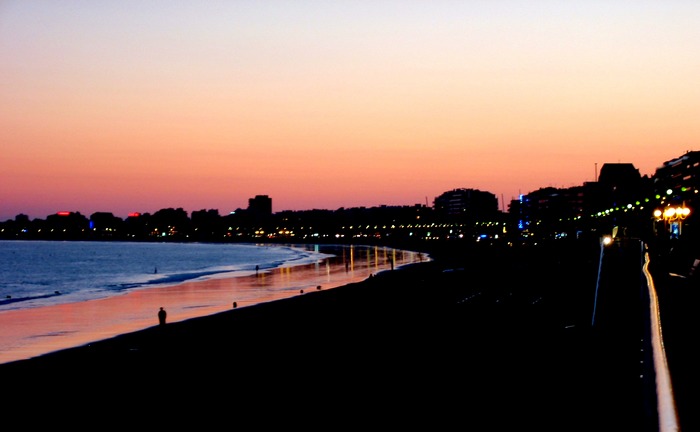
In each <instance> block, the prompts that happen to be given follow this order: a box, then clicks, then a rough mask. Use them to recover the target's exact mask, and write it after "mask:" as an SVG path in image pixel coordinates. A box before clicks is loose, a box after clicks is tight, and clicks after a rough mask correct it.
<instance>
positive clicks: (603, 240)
mask: <svg viewBox="0 0 700 432" xmlns="http://www.w3.org/2000/svg"><path fill="white" fill-rule="evenodd" d="M612 242H613V238H612V237H611V236H603V237H601V238H600V256H599V258H598V278H597V279H596V282H595V295H594V296H593V314H592V315H591V327H593V326H594V325H595V310H596V308H597V306H598V287H599V286H600V272H601V271H602V269H603V251H605V246H608V245H610V244H612Z"/></svg>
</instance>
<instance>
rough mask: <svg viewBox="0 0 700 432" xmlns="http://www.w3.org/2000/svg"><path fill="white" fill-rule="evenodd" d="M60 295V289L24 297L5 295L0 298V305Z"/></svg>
mask: <svg viewBox="0 0 700 432" xmlns="http://www.w3.org/2000/svg"><path fill="white" fill-rule="evenodd" d="M60 295H61V293H60V291H56V292H54V293H52V294H39V295H33V296H24V297H11V296H8V297H5V298H4V299H0V306H2V305H7V304H12V303H18V302H23V301H29V300H39V299H45V298H50V297H56V296H60Z"/></svg>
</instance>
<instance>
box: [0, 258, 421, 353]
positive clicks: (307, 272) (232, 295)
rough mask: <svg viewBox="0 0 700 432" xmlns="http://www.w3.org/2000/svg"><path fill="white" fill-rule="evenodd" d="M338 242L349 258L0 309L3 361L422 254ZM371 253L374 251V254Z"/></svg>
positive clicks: (334, 281) (314, 286) (316, 286)
mask: <svg viewBox="0 0 700 432" xmlns="http://www.w3.org/2000/svg"><path fill="white" fill-rule="evenodd" d="M330 246H331V247H335V245H330ZM338 246H342V247H343V248H342V250H343V251H346V250H347V251H348V253H349V254H350V255H349V256H347V257H346V256H343V255H340V256H334V257H328V258H324V259H322V260H320V261H319V262H316V263H313V264H302V265H292V266H282V267H278V268H275V269H270V270H264V271H262V270H261V271H260V272H259V273H258V274H253V275H250V276H237V277H228V278H212V279H207V280H197V281H186V282H182V283H178V284H175V285H169V286H159V287H152V288H144V289H139V290H134V291H129V292H127V293H124V294H121V295H117V296H113V297H108V298H104V299H96V300H89V301H84V302H78V303H69V304H62V305H53V306H45V307H39V308H30V309H22V310H11V311H5V312H1V313H0V328H2V329H3V332H2V333H0V347H2V349H0V364H4V363H8V362H13V361H19V360H25V359H30V358H34V357H37V356H42V355H45V354H48V353H52V352H55V351H59V350H63V349H70V348H74V347H79V346H83V345H86V344H90V343H94V342H98V341H100V340H103V339H109V338H113V337H116V336H119V335H122V334H125V333H131V332H134V331H138V330H142V329H146V328H149V327H152V326H155V325H157V324H158V320H157V316H156V315H157V311H158V309H159V308H160V307H164V309H165V310H166V312H167V322H168V323H175V322H180V321H184V320H188V319H192V318H197V317H202V316H209V315H213V314H217V313H219V312H224V311H227V310H231V309H232V308H234V306H233V303H234V302H235V304H236V305H235V308H237V309H241V308H246V307H249V306H251V305H255V304H259V303H267V302H271V301H276V300H280V299H284V298H289V297H294V296H298V295H303V294H307V293H309V292H310V291H312V290H323V289H333V288H336V287H338V286H342V285H346V284H350V283H355V282H358V281H361V280H364V279H366V278H368V277H369V276H370V274H376V273H378V272H381V271H385V270H387V269H390V268H391V265H390V263H388V262H387V261H386V259H385V258H386V257H382V258H380V257H379V255H380V254H381V253H382V252H383V253H384V254H385V255H386V251H388V250H391V251H393V256H392V260H393V261H394V262H395V263H396V266H397V267H398V266H402V265H405V264H407V263H410V262H413V261H415V260H417V259H418V258H417V257H418V256H419V255H420V256H425V254H422V255H421V253H420V252H413V251H406V250H399V249H394V248H390V247H378V246H377V247H376V248H375V247H374V246H364V245H359V247H358V246H352V245H338ZM369 251H372V252H369ZM367 252H369V253H367ZM372 253H373V254H374V255H376V256H375V257H372ZM346 261H347V262H348V266H347V267H346V266H345V264H344V263H345V262H346ZM47 323H51V324H50V325H49V324H47Z"/></svg>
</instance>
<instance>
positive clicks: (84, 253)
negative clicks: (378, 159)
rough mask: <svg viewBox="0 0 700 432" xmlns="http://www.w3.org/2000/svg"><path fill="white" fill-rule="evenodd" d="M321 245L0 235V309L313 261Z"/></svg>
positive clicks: (319, 255)
mask: <svg viewBox="0 0 700 432" xmlns="http://www.w3.org/2000/svg"><path fill="white" fill-rule="evenodd" d="M332 256H333V254H332V253H325V252H321V251H320V250H319V248H318V246H313V245H312V246H305V245H304V246H297V245H295V246H292V245H279V246H277V245H275V246H269V245H256V244H210V243H142V242H82V241H65V242H63V241H21V240H20V241H11V240H10V241H0V312H2V311H7V310H14V309H26V308H34V307H43V306H51V305H56V304H62V303H75V302H82V301H87V300H92V299H99V298H104V297H109V296H113V295H119V294H121V293H124V292H125V291H128V290H136V289H142V288H152V287H157V286H159V285H173V284H177V283H180V282H186V281H194V280H205V279H212V278H223V277H227V278H228V277H237V276H246V275H250V274H254V273H255V272H256V266H257V267H258V269H259V271H268V270H271V269H276V268H280V267H287V266H296V265H304V264H313V263H314V262H318V261H319V260H322V259H324V258H328V257H332Z"/></svg>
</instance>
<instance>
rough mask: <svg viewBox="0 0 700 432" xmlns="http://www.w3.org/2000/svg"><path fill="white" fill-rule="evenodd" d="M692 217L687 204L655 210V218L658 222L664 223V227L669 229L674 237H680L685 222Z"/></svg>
mask: <svg viewBox="0 0 700 432" xmlns="http://www.w3.org/2000/svg"><path fill="white" fill-rule="evenodd" d="M688 216H690V208H688V207H686V206H685V204H683V205H681V206H678V207H671V206H668V207H665V208H663V209H658V208H657V209H656V210H654V218H655V219H656V220H657V221H661V220H663V221H664V227H668V230H669V232H670V233H671V235H673V236H680V235H681V230H682V228H683V221H684V220H685V219H686V218H687V217H688Z"/></svg>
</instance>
